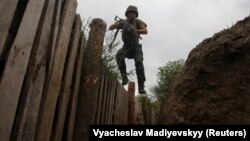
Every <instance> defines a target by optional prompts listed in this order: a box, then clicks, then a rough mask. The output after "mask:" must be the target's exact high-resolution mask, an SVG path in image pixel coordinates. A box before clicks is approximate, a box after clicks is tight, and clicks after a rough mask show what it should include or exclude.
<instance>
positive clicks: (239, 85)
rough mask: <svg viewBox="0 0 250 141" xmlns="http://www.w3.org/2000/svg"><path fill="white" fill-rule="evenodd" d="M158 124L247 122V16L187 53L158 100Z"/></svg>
mask: <svg viewBox="0 0 250 141" xmlns="http://www.w3.org/2000/svg"><path fill="white" fill-rule="evenodd" d="M159 123H160V124H250V17H247V18H245V19H244V20H242V21H239V22H237V23H236V24H235V25H234V26H233V27H231V28H230V29H226V30H223V31H221V32H219V33H216V34H215V35H214V36H213V37H211V38H208V39H205V40H204V41H202V42H201V43H200V44H198V45H197V46H196V47H195V48H194V49H193V50H192V51H191V52H190V54H189V56H188V59H187V61H186V63H185V66H184V68H183V70H182V71H181V72H180V73H179V75H178V76H177V77H176V79H175V80H173V82H172V83H171V86H170V88H169V89H168V91H167V92H166V96H165V99H164V101H163V103H162V108H161V113H160V117H159Z"/></svg>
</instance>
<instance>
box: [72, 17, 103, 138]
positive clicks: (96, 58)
mask: <svg viewBox="0 0 250 141" xmlns="http://www.w3.org/2000/svg"><path fill="white" fill-rule="evenodd" d="M90 27H91V30H90V33H89V39H88V42H87V48H86V51H85V53H86V54H85V55H84V67H83V72H82V73H83V74H82V75H83V84H82V86H81V91H80V94H79V99H78V107H77V113H76V115H77V116H76V124H75V126H76V128H75V131H74V133H75V135H74V140H75V141H88V126H89V124H92V123H93V122H94V117H95V112H94V111H95V110H96V106H97V89H96V87H97V81H98V79H100V78H99V72H100V60H101V55H102V49H103V41H104V35H105V30H106V23H105V22H104V21H103V20H102V19H93V20H92V21H91V24H90Z"/></svg>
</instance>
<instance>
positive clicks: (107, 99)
mask: <svg viewBox="0 0 250 141" xmlns="http://www.w3.org/2000/svg"><path fill="white" fill-rule="evenodd" d="M108 80H109V84H108V88H107V95H106V104H105V114H104V118H105V119H104V121H105V124H108V114H109V104H110V90H111V79H110V78H108Z"/></svg>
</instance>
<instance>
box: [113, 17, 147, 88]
mask: <svg viewBox="0 0 250 141" xmlns="http://www.w3.org/2000/svg"><path fill="white" fill-rule="evenodd" d="M130 24H131V25H133V26H134V27H135V29H138V27H139V26H140V24H144V25H145V26H147V25H146V24H145V23H144V22H143V21H142V20H139V19H136V20H135V21H134V22H133V23H130ZM122 40H123V42H124V45H123V47H122V48H121V49H119V50H118V51H117V54H116V61H117V65H118V67H119V70H120V72H121V75H122V77H123V78H124V77H127V72H126V64H125V58H128V59H134V60H135V67H136V74H137V80H138V84H139V86H144V82H145V80H146V78H145V73H144V66H143V52H142V46H141V44H139V37H138V36H137V35H136V34H134V33H133V32H130V31H128V30H126V29H123V30H122Z"/></svg>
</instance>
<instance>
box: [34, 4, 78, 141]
mask: <svg viewBox="0 0 250 141" xmlns="http://www.w3.org/2000/svg"><path fill="white" fill-rule="evenodd" d="M76 7H77V2H76V0H67V1H66V3H65V6H64V9H63V13H62V17H61V21H60V23H61V25H60V27H59V32H58V37H57V39H58V40H57V43H56V50H55V56H54V62H53V67H52V70H51V76H50V81H49V82H48V90H47V94H46V96H45V98H44V101H43V102H42V104H41V108H40V113H39V120H38V127H37V132H36V140H38V141H49V140H50V137H51V131H52V124H53V120H54V115H55V109H56V104H57V98H58V96H59V91H60V86H61V80H62V75H63V69H64V63H65V58H66V54H67V50H68V44H69V39H70V35H71V29H72V25H73V21H74V19H75V13H76Z"/></svg>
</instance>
